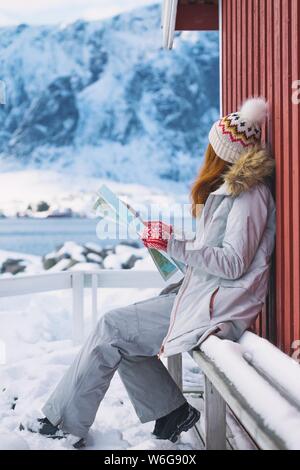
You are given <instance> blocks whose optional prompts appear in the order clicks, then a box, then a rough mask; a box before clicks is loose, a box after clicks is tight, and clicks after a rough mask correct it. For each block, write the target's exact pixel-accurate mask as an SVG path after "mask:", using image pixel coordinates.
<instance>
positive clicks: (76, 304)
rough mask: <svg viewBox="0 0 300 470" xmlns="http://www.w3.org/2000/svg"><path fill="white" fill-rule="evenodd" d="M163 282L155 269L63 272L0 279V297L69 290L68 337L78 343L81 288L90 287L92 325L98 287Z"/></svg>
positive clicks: (147, 285)
mask: <svg viewBox="0 0 300 470" xmlns="http://www.w3.org/2000/svg"><path fill="white" fill-rule="evenodd" d="M165 285H166V284H165V282H164V281H163V280H162V279H161V277H160V275H159V273H158V272H157V271H134V270H100V271H99V272H95V271H92V272H89V271H78V272H72V271H65V272H60V273H41V274H37V275H34V276H17V277H12V278H5V279H0V298H1V297H14V296H16V295H27V294H37V293H42V292H52V291H59V290H67V289H72V313H73V315H72V318H73V328H72V338H73V342H74V344H80V343H81V342H82V341H83V339H84V289H86V288H89V289H90V290H91V296H92V319H93V325H95V324H96V321H97V318H98V295H97V294H98V288H127V289H128V288H137V289H147V288H156V287H157V288H160V287H161V288H162V287H164V286H165Z"/></svg>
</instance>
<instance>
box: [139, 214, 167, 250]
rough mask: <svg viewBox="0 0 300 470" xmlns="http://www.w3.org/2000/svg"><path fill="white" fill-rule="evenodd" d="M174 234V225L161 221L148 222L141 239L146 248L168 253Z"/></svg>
mask: <svg viewBox="0 0 300 470" xmlns="http://www.w3.org/2000/svg"><path fill="white" fill-rule="evenodd" d="M172 232H173V227H172V225H168V224H165V223H163V222H160V221H159V222H156V221H155V222H146V225H145V228H144V230H143V233H142V236H141V238H142V241H143V243H144V245H145V247H146V248H156V249H157V250H163V251H167V249H168V241H169V240H170V237H171V234H172Z"/></svg>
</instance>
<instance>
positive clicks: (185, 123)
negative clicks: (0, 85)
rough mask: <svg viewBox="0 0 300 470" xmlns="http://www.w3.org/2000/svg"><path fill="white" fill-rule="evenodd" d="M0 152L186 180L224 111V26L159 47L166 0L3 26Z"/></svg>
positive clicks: (134, 176)
mask: <svg viewBox="0 0 300 470" xmlns="http://www.w3.org/2000/svg"><path fill="white" fill-rule="evenodd" d="M0 79H2V80H4V81H5V82H6V85H7V104H6V105H5V106H1V107H0V154H1V155H0V162H1V166H2V168H4V167H6V165H7V162H10V165H12V166H14V165H15V164H17V165H18V168H19V167H20V165H21V166H25V167H30V168H32V167H34V168H36V167H38V168H46V169H47V168H51V169H52V170H53V169H55V170H59V171H68V172H71V173H72V172H74V174H77V175H78V174H79V173H80V174H82V175H85V176H87V175H93V176H97V177H98V176H99V177H103V178H108V179H114V180H117V181H123V182H138V183H141V184H149V183H151V184H153V183H154V182H155V183H156V182H157V183H158V184H159V181H160V180H161V179H168V180H172V181H189V180H190V179H191V177H193V176H194V174H195V171H196V170H197V169H198V167H199V164H200V162H201V158H202V155H203V151H204V148H205V146H206V143H207V140H206V139H207V132H208V129H209V126H210V125H211V123H212V122H213V120H215V119H217V116H218V101H219V96H218V85H219V84H218V35H217V33H213V32H207V33H206V32H203V33H182V34H178V37H177V39H176V47H175V49H174V50H173V51H172V52H170V51H164V50H162V49H161V30H160V7H159V5H153V6H150V7H147V8H143V9H139V10H135V11H133V12H131V13H126V14H122V15H119V16H116V17H114V18H112V19H109V20H106V21H101V22H100V21H97V22H85V21H77V22H76V23H74V24H70V25H60V26H38V27H36V26H28V25H25V24H22V25H19V26H18V27H10V28H1V29H0Z"/></svg>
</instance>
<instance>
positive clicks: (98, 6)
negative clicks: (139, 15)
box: [0, 0, 159, 26]
mask: <svg viewBox="0 0 300 470" xmlns="http://www.w3.org/2000/svg"><path fill="white" fill-rule="evenodd" d="M158 1H159V0H0V25H1V26H4V25H13V24H19V23H28V24H48V23H70V22H72V21H75V20H77V19H79V18H82V19H85V20H98V19H102V18H109V17H111V16H113V15H116V14H118V13H121V12H124V11H128V10H132V9H133V8H137V7H140V6H143V5H149V4H152V3H157V2H158Z"/></svg>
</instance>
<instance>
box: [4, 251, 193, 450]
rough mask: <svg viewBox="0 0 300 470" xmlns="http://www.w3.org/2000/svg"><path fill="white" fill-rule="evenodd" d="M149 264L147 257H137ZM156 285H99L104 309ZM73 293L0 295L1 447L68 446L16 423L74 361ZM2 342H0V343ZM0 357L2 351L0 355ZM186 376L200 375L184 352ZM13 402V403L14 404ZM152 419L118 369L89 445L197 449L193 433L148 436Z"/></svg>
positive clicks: (147, 293) (34, 410) (35, 409)
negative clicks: (135, 402) (139, 409)
mask: <svg viewBox="0 0 300 470" xmlns="http://www.w3.org/2000/svg"><path fill="white" fill-rule="evenodd" d="M138 263H140V265H137V268H138V269H145V268H147V269H149V266H150V265H149V260H143V261H140V262H138ZM157 292H158V291H157V289H147V290H143V291H141V290H136V289H127V290H124V289H118V290H117V289H101V290H100V292H99V305H100V306H101V311H99V315H101V314H103V313H104V312H105V311H107V310H109V309H111V308H114V307H117V306H121V305H126V304H128V303H132V302H134V301H137V300H142V299H145V298H148V297H151V296H153V295H156V293H157ZM85 295H86V298H85V312H86V318H85V320H86V323H85V326H86V334H87V333H88V331H89V330H90V328H91V326H90V325H91V317H90V312H91V304H90V302H91V298H90V293H89V292H86V294H85ZM71 322H72V318H71V293H70V292H68V291H66V292H54V293H45V294H35V295H30V296H29V295H28V296H21V297H15V298H3V299H0V324H1V336H0V339H1V341H2V348H1V349H2V352H3V349H4V348H3V346H4V345H5V352H6V360H5V364H2V365H0V449H10V448H12V449H71V445H70V444H69V443H68V441H65V440H63V441H51V440H47V439H45V438H42V437H40V436H38V435H34V434H31V433H29V432H27V431H22V432H21V431H19V430H18V427H19V423H20V422H21V421H24V420H27V419H28V417H29V418H30V417H33V416H36V415H40V409H41V407H42V405H43V404H44V402H45V400H46V399H47V397H48V395H49V394H50V392H51V390H52V389H53V388H54V387H55V385H56V383H57V382H58V381H59V379H60V377H61V376H62V375H63V374H64V372H65V371H66V370H67V368H68V366H69V365H70V363H71V362H72V360H73V358H74V356H75V354H76V352H77V351H78V347H74V346H73V345H72V342H71ZM0 346H1V344H0ZM2 359H3V357H2ZM184 360H185V382H186V383H187V384H189V385H195V384H199V382H201V375H200V373H199V370H198V368H197V367H196V366H195V364H194V362H193V361H192V360H191V359H190V358H189V356H186V357H185V359H184ZM13 405H15V406H13ZM152 428H153V423H147V424H141V423H140V422H139V420H138V418H137V417H136V415H135V412H134V410H133V407H132V405H131V403H130V401H129V399H128V397H127V394H126V391H125V389H124V387H123V385H122V383H121V381H120V379H119V376H118V375H117V374H116V375H115V377H114V379H113V382H112V384H111V387H110V389H109V391H108V393H107V395H106V397H105V399H104V401H103V403H102V404H101V406H100V409H99V412H98V414H97V418H96V421H95V423H94V425H93V428H92V430H91V432H90V435H89V438H88V447H87V448H88V449H184V450H188V449H195V448H197V446H198V444H197V442H196V441H195V440H194V437H193V433H192V432H190V433H186V434H183V435H182V437H181V439H180V441H179V442H178V443H177V444H176V445H174V444H171V443H170V442H166V441H156V440H154V439H153V438H152V437H151V431H152Z"/></svg>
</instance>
